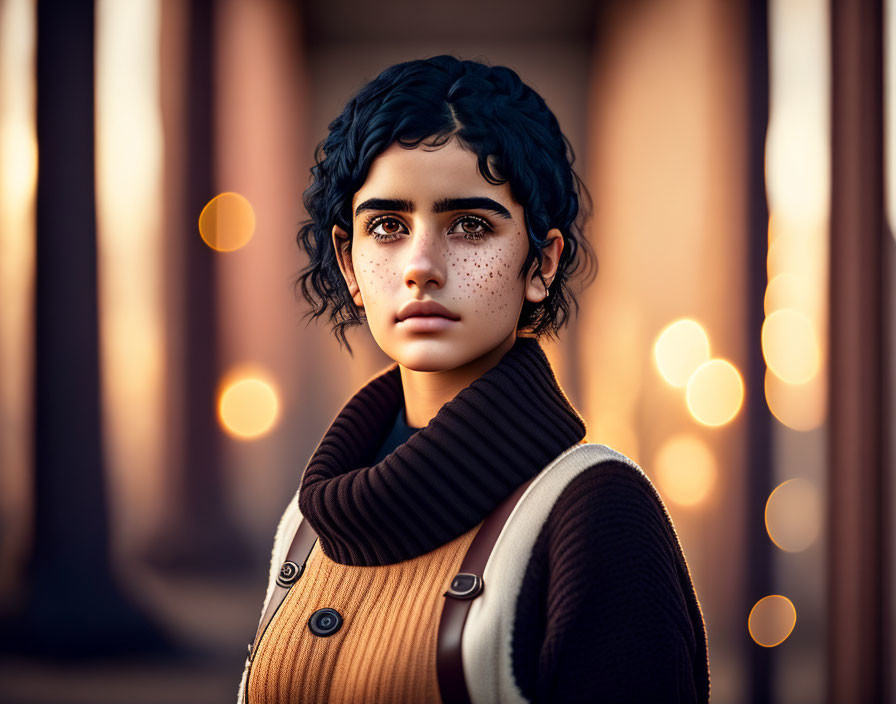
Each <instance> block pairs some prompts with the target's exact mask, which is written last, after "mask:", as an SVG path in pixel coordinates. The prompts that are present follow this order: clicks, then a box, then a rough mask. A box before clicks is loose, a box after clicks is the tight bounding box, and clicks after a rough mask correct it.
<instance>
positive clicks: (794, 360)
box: [762, 308, 821, 384]
mask: <svg viewBox="0 0 896 704" xmlns="http://www.w3.org/2000/svg"><path fill="white" fill-rule="evenodd" d="M762 353H763V355H764V356H765V363H766V364H767V365H768V367H769V369H771V370H772V371H773V372H774V373H775V374H777V375H778V377H780V378H781V380H783V381H786V382H787V383H789V384H804V383H806V382H807V381H809V380H810V379H811V378H812V377H813V376H815V375H816V374H817V373H818V369H819V366H820V364H821V353H820V350H819V347H818V339H817V336H816V335H815V330H814V328H813V326H812V323H811V322H810V321H809V319H808V318H807V317H806V316H805V315H804V314H803V313H800V312H799V311H798V310H794V309H792V308H784V309H782V310H776V311H774V312H773V313H772V314H771V315H769V316H768V317H767V318H766V319H765V322H764V323H763V324H762Z"/></svg>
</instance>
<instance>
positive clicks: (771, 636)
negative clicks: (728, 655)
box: [747, 594, 796, 648]
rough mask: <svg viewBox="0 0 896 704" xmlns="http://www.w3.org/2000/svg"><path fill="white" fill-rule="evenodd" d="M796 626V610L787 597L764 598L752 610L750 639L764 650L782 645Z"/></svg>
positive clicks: (749, 620) (749, 622)
mask: <svg viewBox="0 0 896 704" xmlns="http://www.w3.org/2000/svg"><path fill="white" fill-rule="evenodd" d="M794 626H796V608H795V607H794V605H793V602H792V601H790V599H788V598H787V597H786V596H781V595H780V594H772V595H770V596H766V597H763V598H762V599H760V600H759V601H757V602H756V604H755V605H754V606H753V608H752V609H751V610H750V616H749V618H748V619H747V628H748V629H749V631H750V637H751V638H753V640H754V641H756V643H758V644H759V645H761V646H763V647H764V648H774V647H775V646H776V645H780V644H781V643H783V642H784V641H785V640H787V637H788V636H789V635H790V634H791V633H792V632H793V629H794Z"/></svg>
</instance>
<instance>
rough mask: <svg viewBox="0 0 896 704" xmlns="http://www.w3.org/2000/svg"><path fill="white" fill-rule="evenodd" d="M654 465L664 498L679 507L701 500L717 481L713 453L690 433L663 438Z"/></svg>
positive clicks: (691, 504)
mask: <svg viewBox="0 0 896 704" xmlns="http://www.w3.org/2000/svg"><path fill="white" fill-rule="evenodd" d="M653 466H654V468H655V472H656V479H657V483H658V484H659V488H660V493H661V494H662V495H663V498H667V499H670V500H671V501H674V502H675V503H677V504H680V505H682V506H693V505H695V504H698V503H700V502H702V501H703V500H704V499H705V498H706V496H707V494H709V492H710V490H711V489H712V487H713V486H714V484H715V482H716V474H717V470H716V458H715V455H714V454H713V452H712V450H711V449H710V448H709V446H708V445H707V444H706V443H705V442H704V441H703V440H701V439H700V438H698V437H697V436H695V435H692V434H690V433H682V434H679V435H675V436H673V437H671V438H669V439H668V440H666V442H664V443H663V444H662V446H660V449H659V450H658V451H657V453H656V457H655V458H654V461H653Z"/></svg>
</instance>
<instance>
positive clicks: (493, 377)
mask: <svg viewBox="0 0 896 704" xmlns="http://www.w3.org/2000/svg"><path fill="white" fill-rule="evenodd" d="M403 403H404V395H403V389H402V384H401V371H400V369H399V367H398V364H397V363H393V364H392V365H391V366H389V367H388V368H387V369H385V370H384V371H382V372H380V373H379V374H378V375H377V376H375V377H373V378H372V379H371V380H370V381H368V382H367V383H366V384H365V385H364V386H363V387H362V388H361V389H360V390H359V391H358V392H357V393H356V394H355V395H354V396H353V397H352V398H351V399H349V401H348V402H347V403H346V404H345V406H343V408H342V410H341V411H340V412H339V414H338V415H337V416H336V418H335V419H334V420H333V422H332V423H331V424H330V427H329V428H328V430H327V432H326V433H325V435H324V437H323V438H322V439H321V441H320V443H319V444H318V446H317V449H315V451H314V453H313V454H312V456H311V459H310V460H309V462H308V465H307V467H306V468H305V472H304V474H303V476H302V483H301V488H300V491H299V509H300V510H301V512H302V515H303V516H304V517H305V518H306V519H307V520H308V522H309V524H310V525H311V527H312V528H313V529H314V530H315V532H316V533H317V535H318V537H319V539H320V543H321V548H322V549H323V551H324V553H325V554H326V555H327V556H328V557H329V558H330V559H332V560H333V561H334V562H338V563H340V564H344V565H387V564H392V563H395V562H401V561H402V560H408V559H411V558H413V557H417V556H418V555H422V554H424V553H427V552H429V551H431V550H434V549H435V548H437V547H439V546H441V545H444V544H445V543H447V542H448V541H450V540H453V539H454V538H456V537H458V536H460V535H462V534H463V533H465V532H467V531H468V530H470V529H471V528H472V527H473V526H475V525H476V524H477V523H479V522H480V521H482V520H483V519H484V518H485V517H486V516H487V515H488V514H489V513H490V512H491V511H492V510H493V509H494V508H495V507H496V506H497V505H498V504H499V503H500V502H501V501H502V500H503V499H504V498H506V497H507V496H509V495H510V493H511V492H512V491H513V490H514V489H516V487H518V486H519V485H520V484H522V483H523V482H525V481H526V480H527V479H529V478H531V477H533V476H535V475H536V474H538V472H540V471H541V470H542V469H543V468H544V467H545V466H546V465H547V464H548V463H549V462H550V461H551V460H553V459H554V458H555V457H556V456H557V455H558V454H560V453H561V452H562V451H563V450H565V449H567V448H569V447H570V446H572V445H574V444H577V443H579V442H580V441H581V440H582V438H583V437H584V436H585V423H584V421H583V420H582V418H581V417H580V416H579V414H578V412H577V411H576V409H575V408H573V406H572V405H571V404H570V402H569V401H568V400H567V398H566V395H565V394H564V393H563V390H562V389H561V388H560V386H559V384H558V383H557V380H556V378H555V377H554V373H553V370H552V369H551V366H550V363H549V362H548V360H547V357H546V356H545V354H544V351H543V350H542V349H541V346H540V345H539V343H538V341H537V340H536V339H535V338H532V337H519V336H518V337H517V340H516V342H515V343H514V345H513V347H512V348H511V349H510V350H509V351H508V352H507V353H506V354H505V355H504V356H503V357H502V358H501V360H500V361H499V362H498V364H496V365H495V366H494V367H492V368H491V369H489V370H488V371H487V372H485V373H484V374H483V375H482V376H480V377H479V378H478V379H476V380H475V381H473V382H472V383H471V384H470V385H469V386H467V387H466V388H465V389H463V390H462V391H460V392H459V393H458V394H457V395H456V396H455V397H454V398H453V399H451V400H450V401H448V402H446V403H445V404H444V405H443V406H442V407H441V408H440V409H439V412H438V413H437V414H436V416H435V417H434V418H433V419H432V420H430V422H429V424H428V425H426V426H425V427H423V428H421V429H420V430H418V431H417V432H416V433H414V435H413V436H412V437H411V438H410V439H409V440H408V441H407V442H405V443H403V444H402V445H399V446H398V447H397V448H395V450H394V451H393V452H392V453H390V454H389V455H387V456H386V458H385V459H383V461H382V462H379V463H378V464H374V465H370V466H367V465H368V463H370V462H371V461H372V460H373V459H374V458H375V453H376V451H377V449H378V448H379V447H380V444H381V443H382V442H383V440H384V438H385V437H386V434H387V433H388V432H389V428H390V427H391V426H392V423H393V421H394V419H395V414H396V412H397V410H398V409H399V408H400V407H402V405H403Z"/></svg>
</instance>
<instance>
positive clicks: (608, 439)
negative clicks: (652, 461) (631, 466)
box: [588, 413, 640, 462]
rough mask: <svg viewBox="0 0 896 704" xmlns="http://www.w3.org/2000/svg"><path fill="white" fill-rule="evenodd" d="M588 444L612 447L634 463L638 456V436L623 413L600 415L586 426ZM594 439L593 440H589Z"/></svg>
mask: <svg viewBox="0 0 896 704" xmlns="http://www.w3.org/2000/svg"><path fill="white" fill-rule="evenodd" d="M588 427H589V433H588V435H589V439H588V442H596V443H600V444H601V445H606V446H607V447H612V448H613V449H614V450H616V451H617V452H621V453H622V454H623V455H625V456H626V457H630V458H631V459H632V460H634V461H635V462H637V461H638V457H639V455H640V446H639V442H638V434H637V433H636V432H635V428H634V425H633V424H632V423H631V422H630V421H629V420H627V419H626V418H625V415H624V414H623V413H614V414H613V413H608V414H606V415H601V416H600V417H598V418H597V419H595V420H594V422H592V423H589V424H588ZM592 437H593V438H594V439H593V440H592V439H590V438H592Z"/></svg>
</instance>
